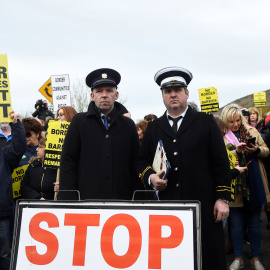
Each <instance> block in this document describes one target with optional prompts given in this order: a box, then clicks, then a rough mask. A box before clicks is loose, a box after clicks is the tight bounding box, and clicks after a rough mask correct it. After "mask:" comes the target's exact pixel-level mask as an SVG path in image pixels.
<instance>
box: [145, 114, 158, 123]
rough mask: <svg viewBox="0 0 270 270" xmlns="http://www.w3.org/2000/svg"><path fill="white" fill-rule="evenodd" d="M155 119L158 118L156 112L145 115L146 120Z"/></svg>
mask: <svg viewBox="0 0 270 270" xmlns="http://www.w3.org/2000/svg"><path fill="white" fill-rule="evenodd" d="M155 119H157V116H156V115H155V114H147V115H146V116H145V117H144V120H145V121H147V122H150V121H153V120H155Z"/></svg>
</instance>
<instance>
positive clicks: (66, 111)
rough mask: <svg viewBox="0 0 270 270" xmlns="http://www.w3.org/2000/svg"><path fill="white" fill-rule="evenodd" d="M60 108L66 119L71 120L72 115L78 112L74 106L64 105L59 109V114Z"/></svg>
mask: <svg viewBox="0 0 270 270" xmlns="http://www.w3.org/2000/svg"><path fill="white" fill-rule="evenodd" d="M60 110H63V112H64V115H65V118H66V121H67V122H71V119H72V117H73V116H74V114H76V113H77V111H76V110H75V109H74V108H73V107H72V106H62V107H60V108H59V109H58V110H57V115H58V112H59V111H60Z"/></svg>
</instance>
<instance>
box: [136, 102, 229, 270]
mask: <svg viewBox="0 0 270 270" xmlns="http://www.w3.org/2000/svg"><path fill="white" fill-rule="evenodd" d="M159 140H162V142H163V144H164V148H165V152H166V154H167V158H168V160H169V162H170V163H171V170H170V172H169V174H168V177H167V179H168V185H167V188H166V189H165V191H163V192H160V194H159V197H160V199H161V200H198V201H200V202H201V209H202V212H201V218H202V230H201V232H202V265H203V269H205V270H206V269H207V270H212V269H213V270H217V269H218V270H223V269H224V270H225V269H226V258H225V243H224V234H223V229H222V223H221V222H220V223H215V222H214V217H213V209H214V204H215V201H216V200H217V199H219V198H220V199H226V200H229V199H230V168H229V161H228V156H227V153H226V149H225V145H224V142H223V139H222V136H221V132H220V130H219V128H218V126H217V124H216V122H215V120H214V118H213V116H212V115H209V114H205V113H200V112H196V111H194V110H193V109H191V108H190V107H189V108H188V110H187V112H186V115H185V117H184V119H183V121H182V123H181V125H180V128H179V130H178V132H177V134H176V133H174V131H173V129H172V127H171V126H170V124H169V122H168V119H167V115H166V112H165V114H164V115H163V116H162V117H160V118H158V119H157V120H154V121H153V122H150V123H149V124H148V127H147V130H146V132H145V134H144V137H143V141H142V144H141V147H140V151H139V155H138V158H137V160H136V165H137V169H138V173H139V174H140V177H142V179H143V180H144V182H145V185H146V186H148V187H149V185H148V178H149V176H150V174H152V173H155V172H154V171H153V170H152V168H149V167H151V165H152V163H153V158H154V155H155V151H156V147H157V144H158V141H159ZM147 167H148V169H147ZM149 188H150V187H149Z"/></svg>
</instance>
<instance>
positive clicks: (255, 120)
mask: <svg viewBox="0 0 270 270" xmlns="http://www.w3.org/2000/svg"><path fill="white" fill-rule="evenodd" d="M248 111H249V114H250V124H251V125H252V126H253V127H255V128H256V129H257V130H258V131H259V132H261V129H262V126H263V120H262V119H261V116H260V113H259V111H258V109H257V108H255V107H251V108H249V109H248Z"/></svg>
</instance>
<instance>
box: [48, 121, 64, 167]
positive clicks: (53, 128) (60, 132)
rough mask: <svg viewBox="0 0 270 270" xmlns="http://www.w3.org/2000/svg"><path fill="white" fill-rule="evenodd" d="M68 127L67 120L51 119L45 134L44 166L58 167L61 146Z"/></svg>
mask: <svg viewBox="0 0 270 270" xmlns="http://www.w3.org/2000/svg"><path fill="white" fill-rule="evenodd" d="M68 127H69V123H68V122H61V121H55V120H51V121H49V127H48V130H47V135H46V146H45V155H44V167H49V168H59V167H60V158H61V153H62V146H63V143H64V139H65V136H66V134H67V130H68Z"/></svg>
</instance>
